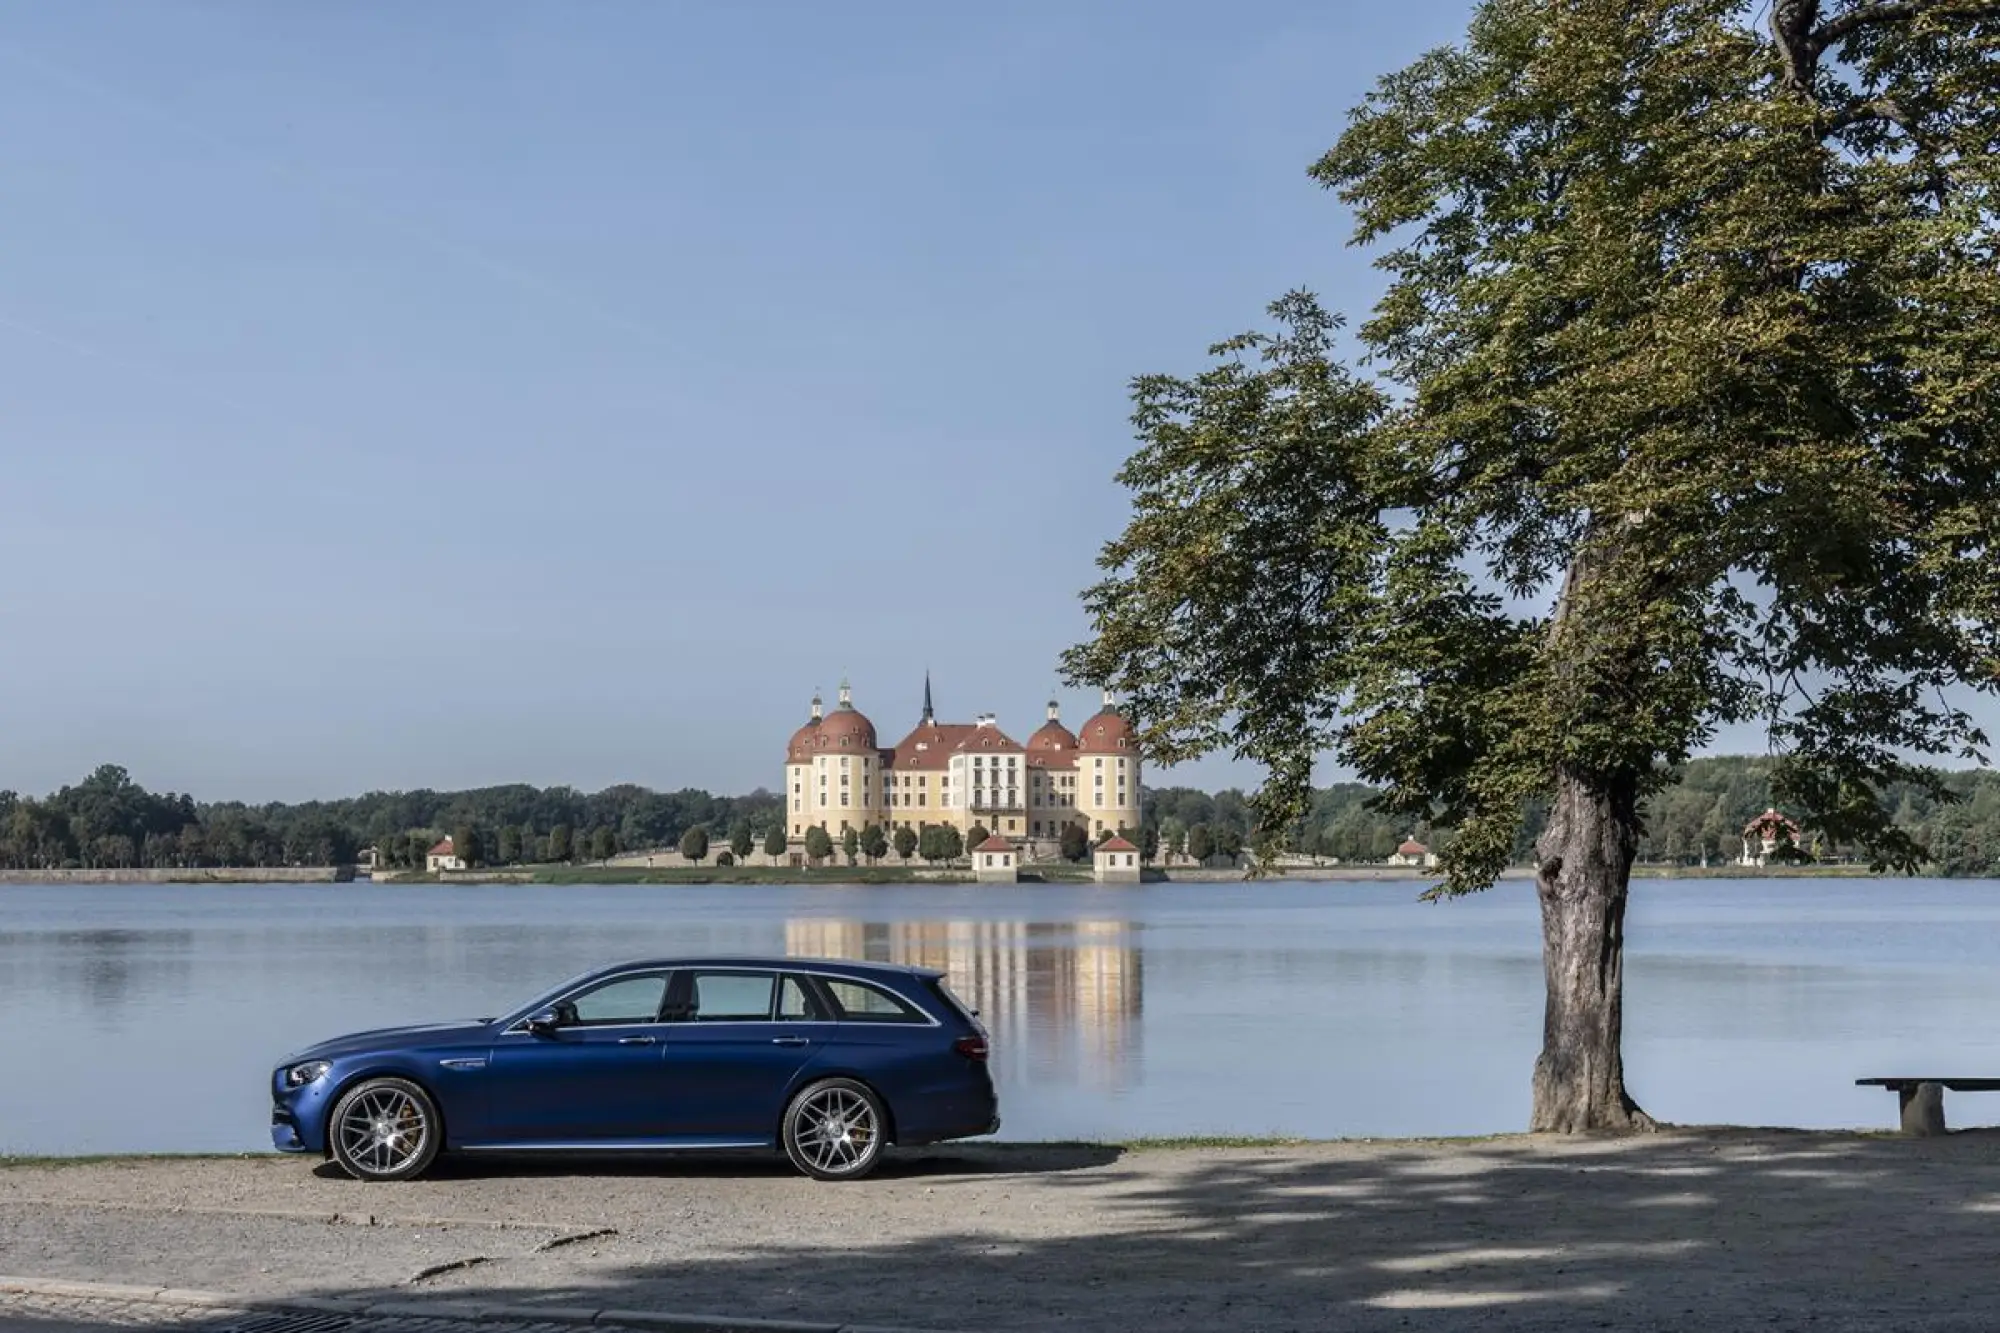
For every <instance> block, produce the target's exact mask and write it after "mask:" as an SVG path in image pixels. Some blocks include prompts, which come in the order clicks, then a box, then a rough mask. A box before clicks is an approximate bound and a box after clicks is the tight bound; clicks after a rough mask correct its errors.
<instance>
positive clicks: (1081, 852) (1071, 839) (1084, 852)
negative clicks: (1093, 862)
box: [1062, 824, 1090, 861]
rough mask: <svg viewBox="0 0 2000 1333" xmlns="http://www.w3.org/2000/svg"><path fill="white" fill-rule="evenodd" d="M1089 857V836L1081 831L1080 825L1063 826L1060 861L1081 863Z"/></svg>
mask: <svg viewBox="0 0 2000 1333" xmlns="http://www.w3.org/2000/svg"><path fill="white" fill-rule="evenodd" d="M1089 855H1090V835H1089V834H1088V833H1085V832H1084V831H1083V826H1082V825H1081V824H1064V825H1063V831H1062V859H1063V860H1065V861H1081V860H1083V859H1084V858H1085V857H1087V856H1089Z"/></svg>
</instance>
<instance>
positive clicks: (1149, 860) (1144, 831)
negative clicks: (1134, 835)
mask: <svg viewBox="0 0 2000 1333" xmlns="http://www.w3.org/2000/svg"><path fill="white" fill-rule="evenodd" d="M1159 854H1160V831H1159V830H1158V829H1157V828H1154V827H1153V826H1152V825H1151V824H1142V825H1140V827H1139V859H1140V860H1141V861H1143V862H1145V863H1146V864H1147V865H1151V864H1153V861H1154V859H1155V858H1157V857H1158V856H1159Z"/></svg>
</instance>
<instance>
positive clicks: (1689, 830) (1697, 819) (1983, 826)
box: [0, 758, 2000, 876]
mask: <svg viewBox="0 0 2000 1333" xmlns="http://www.w3.org/2000/svg"><path fill="white" fill-rule="evenodd" d="M1770 767H1771V765H1770V761H1769V760H1766V759H1758V758H1716V759H1697V760H1694V761H1693V762H1691V763H1689V764H1688V765H1687V768H1686V769H1685V771H1684V772H1683V774H1682V779H1681V782H1680V783H1679V784H1678V785H1676V786H1674V787H1671V788H1669V789H1668V790H1667V791H1665V792H1663V793H1662V794H1661V795H1659V796H1658V797H1656V798H1654V800H1653V801H1652V803H1651V805H1650V807H1649V809H1648V810H1647V812H1646V836H1645V839H1644V841H1643V843H1642V844H1641V846H1640V850H1639V859H1640V860H1641V861H1642V862H1647V863H1652V864H1666V865H1696V864H1701V863H1703V862H1704V860H1705V861H1706V862H1707V863H1708V864H1710V865H1714V864H1718V863H1723V862H1727V861H1731V860H1733V859H1735V857H1736V856H1737V855H1738V853H1739V852H1740V851H1741V850H1742V841H1741V838H1742V829H1743V826H1744V824H1746V823H1747V822H1749V820H1750V819H1751V818H1753V817H1754V816H1755V815H1757V814H1758V813H1760V812H1761V811H1763V810H1764V808H1765V807H1766V806H1767V805H1769V804H1770V803H1771V802H1770V783H1769V774H1770ZM1950 785H1951V787H1952V789H1953V790H1954V791H1956V792H1958V793H1959V794H1960V797H1961V799H1960V800H1959V801H1957V802H1956V803H1953V804H1949V805H1944V806H1939V805H1935V804H1933V803H1932V802H1930V801H1928V800H1926V799H1924V798H1923V797H1922V796H1921V795H1919V794H1917V793H1914V792H1907V791H1898V792H1892V793H1891V799H1892V800H1893V801H1894V802H1895V816H1896V820H1897V822H1898V823H1899V824H1901V825H1903V826H1904V827H1906V828H1908V829H1910V830H1912V831H1913V832H1914V833H1915V834H1916V835H1917V837H1918V838H1919V839H1920V840H1921V841H1922V842H1923V843H1924V844H1925V845H1926V846H1927V847H1929V848H1930V851H1931V856H1932V860H1933V863H1934V864H1933V870H1934V872H1935V873H1938V874H1944V875H1966V876H1972V875H1991V874H1996V873H2000V773H1994V772H1990V771H1987V770H1968V771H1965V772H1961V773H1957V774H1954V775H1952V777H1951V781H1950ZM1373 795H1374V791H1373V789H1371V788H1369V787H1366V786H1363V785H1361V784H1359V783H1342V784H1338V785H1335V786H1332V787H1328V788H1325V789H1323V790H1322V791H1320V792H1319V793H1318V795H1317V797H1316V798H1315V800H1314V802H1313V808H1312V811H1311V813H1310V814H1309V815H1308V816H1307V817H1306V819H1305V820H1303V821H1302V822H1301V823H1300V824H1299V825H1298V827H1296V828H1295V829H1293V830H1292V832H1291V836H1290V837H1289V838H1287V839H1286V842H1287V844H1288V846H1287V850H1289V851H1294V852H1298V853H1302V854H1306V855H1311V856H1315V857H1319V858H1323V859H1327V860H1334V859H1338V860H1340V861H1346V862H1352V861H1362V862H1367V861H1381V860H1383V859H1385V858H1386V857H1388V856H1389V855H1390V854H1391V853H1392V852H1394V851H1395V849H1396V846H1397V844H1398V843H1400V842H1401V841H1402V840H1403V839H1404V838H1405V837H1408V836H1410V835H1411V834H1415V835H1416V837H1417V838H1419V839H1420V840H1422V841H1424V842H1426V843H1429V844H1430V845H1431V846H1433V847H1441V846H1443V845H1444V844H1445V843H1446V842H1447V841H1448V840H1449V837H1450V833H1449V831H1448V830H1442V829H1439V830H1433V829H1427V828H1422V827H1417V828H1412V827H1409V826H1408V825H1407V824H1406V823H1403V822H1399V821H1398V820H1396V819H1394V818H1392V817H1390V816H1387V815H1384V814H1382V813H1381V812H1380V811H1377V810H1375V809H1374V808H1372V804H1371V799H1372V797H1373ZM1143 807H1144V817H1145V827H1144V828H1143V829H1141V830H1132V832H1137V833H1139V834H1141V839H1140V840H1141V843H1142V845H1143V846H1144V847H1146V849H1147V850H1148V851H1149V852H1151V851H1153V850H1154V849H1155V848H1156V847H1165V848H1168V849H1171V850H1173V851H1176V852H1185V853H1189V854H1192V855H1194V856H1197V857H1199V858H1201V859H1207V858H1208V857H1210V856H1225V857H1226V856H1233V855H1235V854H1236V853H1237V852H1239V851H1240V850H1241V849H1243V848H1244V847H1245V845H1246V843H1247V842H1248V840H1249V838H1250V812H1249V802H1248V799H1247V797H1246V795H1245V794H1244V793H1243V792H1242V791H1239V790H1234V789H1231V790H1227V791H1221V792H1214V793H1210V792H1204V791H1197V790H1195V789H1193V788H1189V787H1161V788H1153V789H1148V790H1147V791H1146V792H1145V794H1144V802H1143ZM783 816H784V810H783V801H782V799H781V798H780V797H779V796H777V795H776V794H775V793H772V792H769V791H765V790H763V789H761V788H760V789H758V790H756V791H753V792H751V793H750V794H748V795H746V796H716V795H712V794H711V793H709V792H706V791H702V790H700V789H699V788H693V787H689V788H683V789H682V790H680V791H674V792H656V791H652V790H649V789H648V788H645V787H639V786H634V785H631V784H622V785H619V786H615V787H607V788H605V789H604V790H603V791H600V792H594V793H590V794H585V793H583V792H579V791H577V790H576V789H574V788H572V787H547V788H538V787H530V786H525V785H513V786H505V787H482V788H478V789H476V790H473V791H456V792H437V791H428V790H420V791H408V792H371V793H369V794H368V795H366V796H356V797H351V798H348V799H345V800H337V801H308V802H304V803H301V804H297V805H283V804H278V803H272V804H268V805H254V806H253V805H245V804H242V803H240V802H222V803H212V804H211V803H202V802H198V801H196V800H195V799H194V798H193V797H191V796H184V795H180V794H177V793H171V792H170V793H155V792H150V791H148V790H146V789H145V788H144V787H142V786H140V785H139V784H138V783H136V782H134V781H133V780H132V777H131V775H130V774H128V773H127V772H126V771H125V770H124V769H122V768H119V767H117V766H116V765H110V764H107V765H105V766H104V767H102V768H100V769H98V770H97V771H96V772H95V773H92V774H91V775H90V776H89V777H88V778H85V779H84V780H83V781H82V782H80V783H78V784H76V785H75V786H73V787H64V788H63V789H62V790H61V791H58V792H56V793H54V794H53V795H50V796H46V797H42V798H39V799H35V798H27V797H22V796H19V795H17V794H16V793H14V792H11V791H0V869H11V870H43V869H54V868H59V867H85V868H127V867H141V866H143V867H171V868H188V869H192V868H197V867H203V866H294V865H300V866H304V865H341V864H348V863H351V862H353V861H354V860H355V859H356V858H357V856H358V855H359V853H360V851H361V850H362V849H363V848H366V847H374V848H376V849H377V851H378V854H379V855H380V856H381V857H382V858H383V859H384V860H385V861H386V862H387V863H388V864H390V865H394V866H412V867H420V866H421V865H422V864H423V856H424V852H425V851H426V850H427V849H428V848H429V847H430V846H431V844H432V843H434V842H436V841H437V840H438V839H439V838H441V837H443V836H445V835H446V834H452V835H454V836H456V837H458V838H460V839H461V840H464V839H465V838H466V837H467V836H468V835H469V836H470V838H471V840H472V842H473V843H474V844H475V853H476V857H477V859H478V860H479V861H481V862H483V863H487V864H500V865H505V864H514V863H527V862H538V863H546V862H551V861H572V860H602V859H604V858H606V857H609V856H612V855H615V854H616V853H618V852H623V851H638V850H647V849H652V848H662V847H672V846H675V845H677V844H678V843H679V842H680V840H681V837H682V835H683V834H685V833H687V832H688V831H690V830H692V829H696V828H700V829H702V830H704V831H705V832H706V833H707V834H708V835H709V837H710V838H711V839H712V840H713V843H714V845H715V846H717V847H718V848H719V847H721V846H722V845H724V844H725V842H726V841H727V840H730V839H732V838H734V839H737V840H738V841H739V842H740V841H741V840H742V839H744V838H746V837H747V838H748V839H750V840H753V841H754V842H755V843H757V844H758V845H760V846H761V845H762V843H763V840H764V838H765V836H766V835H767V834H768V833H769V832H770V831H771V830H772V829H774V828H776V827H780V826H781V825H782V822H783ZM1540 830H1541V819H1540V814H1539V812H1536V811H1531V812H1530V814H1529V818H1528V819H1527V820H1526V821H1525V823H1524V825H1523V828H1522V831H1521V836H1520V839H1519V841H1518V843H1517V845H1516V854H1517V859H1519V860H1521V861H1523V862H1525V861H1527V860H1528V859H1529V852H1530V848H1531V847H1532V845H1533V842H1534V839H1535V836H1536V835H1537V834H1538V833H1539V832H1540ZM1800 850H1801V851H1802V852H1803V853H1804V854H1805V855H1806V856H1807V857H1809V858H1812V859H1817V860H1843V859H1846V849H1843V848H1839V847H1834V846H1830V845H1827V844H1825V843H1824V842H1823V841H1822V840H1821V839H1820V838H1819V837H1818V835H1817V834H1816V833H1815V831H1814V830H1813V829H1811V828H1810V827H1808V828H1807V829H1806V830H1805V833H1804V837H1803V845H1802V847H1801V849H1800Z"/></svg>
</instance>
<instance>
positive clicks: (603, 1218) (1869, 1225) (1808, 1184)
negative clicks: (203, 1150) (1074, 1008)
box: [0, 1131, 2000, 1333]
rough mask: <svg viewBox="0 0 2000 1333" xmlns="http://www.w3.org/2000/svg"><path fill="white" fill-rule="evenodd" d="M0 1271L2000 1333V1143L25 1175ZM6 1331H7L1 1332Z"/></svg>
mask: <svg viewBox="0 0 2000 1333" xmlns="http://www.w3.org/2000/svg"><path fill="white" fill-rule="evenodd" d="M0 1274H6V1275H10V1276H34V1277H43V1278H72V1279H88V1280H93V1281H102V1282H123V1283H146V1284H158V1285H161V1286H177V1287H191V1288H204V1289H208V1290H213V1291H224V1292H234V1293H244V1294H249V1295H260V1294H279V1293H283V1294H292V1295H298V1294H314V1295H356V1294H361V1295H368V1296H376V1295H387V1296H394V1297H397V1298H400V1299H406V1300H410V1301H418V1302H421V1301H426V1300H436V1301H446V1300H450V1301H465V1300H473V1299H476V1300H484V1301H507V1302H517V1303H529V1304H542V1305H549V1306H567V1307H577V1306H584V1305H595V1306H597V1307H599V1308H603V1307H607V1306H609V1307H617V1308H637V1309H656V1310H668V1311H689V1312H703V1313H726V1314H730V1315H736V1316H758V1317H765V1318H786V1319H814V1320H822V1321H826V1322H830V1323H842V1322H856V1323H870V1324H890V1325H910V1326H918V1327H931V1328H947V1329H965V1330H972V1331H973V1333H984V1331H985V1330H1007V1329H1031V1328H1092V1329H1099V1328H1101V1329H1125V1328H1133V1329H1138V1328H1144V1329H1147V1330H1151V1331H1153V1333H1174V1331H1177V1330H1190V1331H1191V1330H1212V1329H1229V1330H1246V1331H1254V1330H1288V1329H1322V1328H1329V1327H1338V1328H1353V1329H1363V1330H1371V1329H1399V1328H1408V1327H1415V1326H1421V1325H1426V1324H1433V1323H1435V1324H1438V1325H1440V1326H1447V1325H1448V1326H1450V1327H1453V1328H1463V1329H1473V1330H1525V1329H1571V1328H1601V1327H1615V1328H1619V1329H1667V1328H1694V1327H1703V1328H1743V1327H1749V1326H1752V1325H1755V1326H1757V1327H1761V1328H1805V1327H1812V1328H1814V1329H1820V1330H1827V1329H1844V1328H1849V1327H1851V1328H1855V1329H1860V1328H1864V1327H1865V1328H1869V1329H1871V1330H1872V1329H1880V1328H1883V1327H1893V1328H1898V1329H1935V1330H1944V1329H1952V1330H1957V1329H1966V1330H1971V1329H1975V1328H1977V1329H1982V1330H1983V1329H1986V1328H1989V1327H1991V1326H1992V1324H1993V1322H1994V1320H1995V1318H1996V1313H1995V1312H1996V1311H2000V1134H1995V1133H1992V1132H1980V1133H1968V1134H1957V1135H1952V1136H1949V1137H1946V1138H1941V1139H1922V1140H1919V1139H1902V1138H1895V1137H1866V1136H1855V1135H1839V1134H1795V1133H1774V1132H1755V1131H1716V1132H1675V1133H1666V1134H1660V1135H1656V1136H1651V1137H1648V1138H1643V1139H1636V1140H1623V1141H1582V1142H1577V1141H1551V1140H1541V1139H1530V1138H1510V1139H1498V1140H1492V1141H1486V1142H1480V1143H1446V1144H1417V1143H1382V1144H1366V1143H1349V1144H1336V1145H1326V1146H1317V1147H1310V1148H1284V1149H1275V1148H1273V1149H1262V1148H1256V1149H1202V1150H1187V1151H1144V1152H1135V1153H1121V1152H1119V1151H1117V1150H1111V1149H1094V1148H1018V1149H1010V1148H1004V1147H977V1148H964V1149H957V1150H951V1151H938V1152H934V1153H929V1154H924V1155H918V1156H914V1157H912V1158H910V1159H906V1160H904V1161H901V1162H896V1163H893V1164H891V1165H890V1166H888V1167H885V1168H884V1170H883V1171H882V1172H881V1173H880V1174H879V1175H878V1176H877V1177H875V1178H874V1179H871V1180H868V1181H865V1182H859V1183H854V1184H847V1185H819V1184H814V1183H811V1182H809V1181H806V1180H803V1179H800V1178H797V1177H795V1176H793V1175H791V1174H790V1173H789V1172H788V1171H787V1170H786V1169H784V1168H783V1167H782V1166H781V1165H779V1164H777V1163H768V1164H767V1163H764V1162H761V1161H748V1162H745V1161H731V1162H726V1163H723V1162H709V1161H702V1162H687V1161H672V1160H669V1161H654V1162H649V1163H645V1164H643V1165H637V1164H618V1165H610V1166H602V1167H600V1166H596V1165H590V1166H580V1165H579V1164H576V1163H565V1164H563V1165H561V1166H539V1165H534V1164H525V1165H524V1164H519V1163H513V1164H498V1163H481V1164H480V1165H479V1168H478V1169H476V1170H474V1169H472V1168H469V1167H460V1168H455V1169H452V1170H450V1171H448V1172H447V1173H446V1174H444V1175H443V1176H441V1177H440V1178H437V1179H432V1180H427V1181H422V1182H417V1183H414V1184H407V1185H397V1186H367V1185H359V1184H355V1183H352V1182H350V1181H347V1180H345V1179H344V1178H341V1177H338V1176H337V1175H336V1174H334V1173H333V1172H332V1171H331V1170H330V1169H329V1168H326V1167H323V1166H317V1165H316V1164H315V1163H311V1162H306V1161H302V1160H298V1159H286V1158H275V1157H274V1158H261V1159H260V1158H250V1159H241V1160H226V1161H215V1160H206V1161H135V1162H123V1163H115V1162H114V1163H100V1164H86V1165H75V1166H34V1165H18V1166H13V1167H9V1168H7V1169H4V1170H0ZM0 1313H4V1312H3V1311H0Z"/></svg>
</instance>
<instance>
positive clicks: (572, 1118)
mask: <svg viewBox="0 0 2000 1333" xmlns="http://www.w3.org/2000/svg"><path fill="white" fill-rule="evenodd" d="M671 981H672V974H671V973H668V972H658V971H654V972H639V973H625V974H622V975H619V976H616V977H611V978H607V979H604V980H601V981H597V982H593V983H592V984H590V985H589V986H587V987H585V988H584V989H582V990H580V991H578V992H576V993H575V994H572V995H568V996H565V997H564V998H563V999H562V1000H560V1001H558V1002H557V1003H556V1004H555V1006H554V1009H555V1011H556V1015H557V1024H556V1027H555V1028H554V1030H553V1031H550V1032H546V1033H534V1032H528V1031H526V1030H524V1029H523V1030H515V1029H510V1030H509V1031H508V1032H506V1033H503V1034H502V1035H501V1036H499V1037H498V1038H496V1039H495V1040H494V1045H493V1051H492V1056H491V1058H490V1059H489V1061H488V1063H487V1067H486V1070H485V1074H486V1111H487V1114H486V1123H485V1124H484V1126H483V1127H482V1132H481V1134H480V1135H479V1140H478V1142H477V1143H476V1144H474V1145H469V1146H482V1147H499V1146H514V1147H534V1146H544V1147H615V1146H618V1145H620V1144H644V1143H650V1142H655V1141H657V1140H658V1139H660V1138H661V1137H662V1136H664V1135H665V1134H667V1133H668V1132H669V1127H668V1121H667V1106H668V1100H669V1098H668V1079H667V1076H666V1070H665V1067H664V1064H663V1061H662V1053H663V1051H664V1050H665V1047H664V1044H663V1043H662V1042H661V1040H660V1034H661V1031H662V1029H661V1027H660V1023H659V1017H660V1008H661V1005H662V1003H663V1002H664V1001H665V999H666V996H667V990H668V987H669V985H670V983H671ZM516 1028H517V1029H519V1028H521V1025H516Z"/></svg>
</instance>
